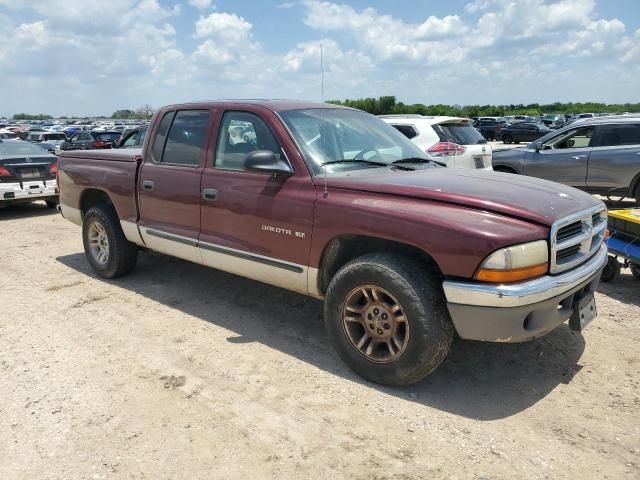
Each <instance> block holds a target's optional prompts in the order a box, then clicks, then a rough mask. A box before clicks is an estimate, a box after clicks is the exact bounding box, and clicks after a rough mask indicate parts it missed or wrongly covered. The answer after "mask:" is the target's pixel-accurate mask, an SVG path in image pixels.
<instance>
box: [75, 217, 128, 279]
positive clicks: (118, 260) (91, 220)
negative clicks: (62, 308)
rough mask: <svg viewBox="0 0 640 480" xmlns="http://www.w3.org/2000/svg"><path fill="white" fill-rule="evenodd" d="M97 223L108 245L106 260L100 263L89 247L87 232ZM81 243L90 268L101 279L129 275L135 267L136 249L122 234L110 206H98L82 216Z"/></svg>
mask: <svg viewBox="0 0 640 480" xmlns="http://www.w3.org/2000/svg"><path fill="white" fill-rule="evenodd" d="M95 223H97V224H98V225H100V226H102V228H103V229H104V232H105V235H106V240H107V243H108V245H107V246H106V247H105V250H106V251H107V252H108V258H107V259H106V261H105V262H104V263H101V262H100V261H99V260H98V259H97V258H96V256H95V255H94V253H93V252H92V247H91V246H90V240H89V232H90V230H91V229H92V225H93V224H95ZM82 243H83V245H84V252H85V255H86V256H87V259H88V260H89V264H90V265H91V268H93V270H94V271H95V272H96V273H97V274H98V275H100V276H101V277H103V278H117V277H121V276H123V275H127V274H128V273H130V272H131V271H132V270H133V269H134V267H135V266H136V260H137V257H138V247H137V246H136V245H135V244H133V243H131V242H129V241H128V240H127V239H126V238H125V236H124V233H123V232H122V228H121V227H120V222H119V220H118V215H117V213H116V211H115V209H114V208H113V206H112V205H98V206H95V207H92V208H90V209H89V211H88V212H87V213H85V215H84V220H83V225H82Z"/></svg>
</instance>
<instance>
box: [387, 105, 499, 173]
mask: <svg viewBox="0 0 640 480" xmlns="http://www.w3.org/2000/svg"><path fill="white" fill-rule="evenodd" d="M380 118H381V119H382V120H384V121H385V122H387V123H388V124H390V125H391V126H392V127H394V128H395V129H396V130H398V131H399V132H401V133H402V134H404V136H405V137H407V138H409V139H411V141H412V142H413V143H415V144H416V145H418V146H419V147H420V149H421V150H422V151H424V152H426V153H427V154H428V155H429V156H431V157H433V158H434V159H436V160H439V161H441V162H445V163H446V164H447V166H448V167H463V168H483V169H486V170H491V169H492V167H491V154H492V151H491V146H490V145H489V144H487V141H486V140H485V139H484V138H483V137H482V135H480V133H479V132H478V130H476V129H475V128H474V127H473V125H472V124H473V121H472V120H471V119H469V118H458V117H427V116H422V115H382V116H380Z"/></svg>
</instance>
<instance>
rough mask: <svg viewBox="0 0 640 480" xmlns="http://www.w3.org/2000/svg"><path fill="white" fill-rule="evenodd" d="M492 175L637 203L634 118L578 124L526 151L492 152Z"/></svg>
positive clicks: (639, 146)
mask: <svg viewBox="0 0 640 480" xmlns="http://www.w3.org/2000/svg"><path fill="white" fill-rule="evenodd" d="M493 169H494V170H496V171H499V172H508V173H519V174H522V175H529V176H532V177H538V178H544V179H547V180H553V181H555V182H560V183H564V184H565V185H570V186H572V187H576V188H579V189H581V190H585V191H587V192H590V193H599V194H606V193H608V192H610V191H612V190H614V189H616V190H618V192H617V193H620V194H625V191H626V196H628V197H634V198H635V199H636V200H637V201H638V203H640V117H624V118H620V117H617V118H614V117H612V118H594V119H587V120H579V121H577V122H575V123H572V124H571V125H569V126H567V127H565V128H562V129H560V130H554V131H553V132H551V133H549V134H547V135H545V136H544V137H542V138H540V139H539V140H536V141H534V142H532V143H530V144H529V145H527V146H526V147H522V148H513V149H509V150H501V151H494V152H493ZM627 189H628V191H627Z"/></svg>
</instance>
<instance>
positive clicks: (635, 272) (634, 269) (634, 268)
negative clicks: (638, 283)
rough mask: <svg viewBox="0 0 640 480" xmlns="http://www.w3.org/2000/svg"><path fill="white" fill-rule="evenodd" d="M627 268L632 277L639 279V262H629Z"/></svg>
mask: <svg viewBox="0 0 640 480" xmlns="http://www.w3.org/2000/svg"><path fill="white" fill-rule="evenodd" d="M629 268H630V269H631V275H633V278H635V279H636V280H640V264H639V263H631V264H630V265H629Z"/></svg>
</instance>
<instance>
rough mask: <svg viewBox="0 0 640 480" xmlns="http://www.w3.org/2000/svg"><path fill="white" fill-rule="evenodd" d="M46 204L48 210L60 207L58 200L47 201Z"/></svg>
mask: <svg viewBox="0 0 640 480" xmlns="http://www.w3.org/2000/svg"><path fill="white" fill-rule="evenodd" d="M45 203H46V204H47V208H52V209H53V208H56V207H57V206H58V202H57V200H45Z"/></svg>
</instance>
